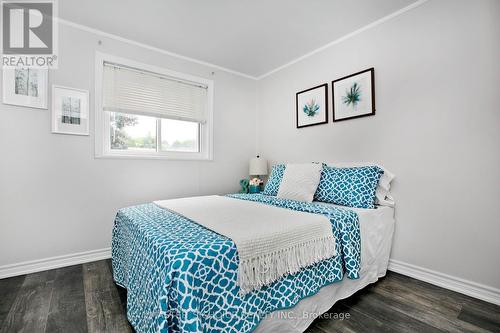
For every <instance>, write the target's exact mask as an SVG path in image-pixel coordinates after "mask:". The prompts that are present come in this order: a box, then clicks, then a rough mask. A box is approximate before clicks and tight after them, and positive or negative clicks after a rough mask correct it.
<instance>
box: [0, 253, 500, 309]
mask: <svg viewBox="0 0 500 333" xmlns="http://www.w3.org/2000/svg"><path fill="white" fill-rule="evenodd" d="M109 258H111V248H105V249H100V250H92V251H86V252H79V253H73V254H67V255H63V256H57V257H50V258H45V259H40V260H32V261H25V262H20V263H17V264H11V265H4V266H0V279H3V278H8V277H12V276H17V275H23V274H29V273H35V272H41V271H46V270H49V269H54V268H61V267H66V266H71V265H78V264H83V263H86V262H91V261H97V260H103V259H109ZM388 269H389V270H390V271H393V272H396V273H399V274H403V275H406V276H409V277H412V278H414V279H417V280H421V281H424V282H428V283H431V284H434V285H436V286H439V287H442V288H446V289H450V290H453V291H456V292H459V293H462V294H465V295H468V296H471V297H474V298H478V299H481V300H484V301H486V302H490V303H493V304H497V305H500V289H496V288H493V287H489V286H486V285H483V284H480V283H476V282H472V281H468V280H465V279H461V278H457V277H454V276H451V275H448V274H444V273H440V272H436V271H433V270H430V269H427V268H423V267H420V266H416V265H412V264H407V263H405V262H402V261H398V260H394V259H390V260H389V268H388Z"/></svg>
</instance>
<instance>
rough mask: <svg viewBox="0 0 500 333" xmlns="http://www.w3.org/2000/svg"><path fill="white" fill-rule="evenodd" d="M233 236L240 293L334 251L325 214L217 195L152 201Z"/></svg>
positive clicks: (223, 233)
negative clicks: (238, 260) (237, 260)
mask: <svg viewBox="0 0 500 333" xmlns="http://www.w3.org/2000/svg"><path fill="white" fill-rule="evenodd" d="M155 204H157V205H158V206H160V207H162V208H165V209H168V210H170V211H173V212H175V213H178V214H180V215H182V216H184V217H186V218H188V219H189V220H191V221H194V222H196V223H198V224H200V225H202V226H204V227H206V228H208V229H210V230H212V231H215V232H216V233H218V234H221V235H223V236H226V237H228V238H230V239H231V240H233V242H234V243H235V244H236V248H237V250H238V256H239V259H240V262H239V267H238V283H239V285H240V288H241V293H242V294H245V293H247V292H249V291H251V290H254V289H258V288H260V287H262V286H264V285H268V284H271V283H272V282H274V281H276V280H277V279H278V278H279V277H281V276H284V275H286V274H289V273H296V272H298V271H299V270H300V269H301V268H304V267H306V266H309V265H312V264H314V263H316V262H319V261H321V260H324V259H328V258H331V257H333V256H334V255H335V242H334V237H333V232H332V225H331V223H330V221H329V219H328V218H327V217H326V216H323V215H318V214H311V213H304V212H298V211H294V210H290V209H286V208H279V207H275V206H270V205H266V204H262V203H258V202H253V201H246V200H239V199H234V198H229V197H222V196H215V195H214V196H202V197H191V198H182V199H172V200H162V201H155Z"/></svg>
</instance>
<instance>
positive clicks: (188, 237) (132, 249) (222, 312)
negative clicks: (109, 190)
mask: <svg viewBox="0 0 500 333" xmlns="http://www.w3.org/2000/svg"><path fill="white" fill-rule="evenodd" d="M229 197H232V198H235V199H240V200H251V201H257V202H261V203H263V204H267V205H274V206H278V207H283V208H288V209H293V210H298V211H303V212H311V213H317V214H323V215H325V216H327V217H328V218H329V219H330V221H331V223H332V230H333V234H334V236H335V242H336V244H335V246H336V251H337V252H336V253H337V255H336V256H335V257H334V258H331V259H327V260H324V261H322V262H319V263H317V264H314V265H311V266H309V267H307V268H304V269H303V270H301V271H300V272H298V273H296V274H290V275H287V276H285V277H282V278H280V279H279V280H278V281H276V282H274V283H273V284H271V285H269V286H266V287H263V288H261V289H260V290H255V291H252V292H250V293H248V294H246V295H244V296H241V295H240V294H239V287H238V285H237V269H238V252H237V250H236V246H235V244H234V243H233V241H232V240H231V239H228V238H226V237H224V236H222V235H219V234H217V233H215V232H213V231H211V230H208V229H206V228H204V227H202V226H201V225H199V224H197V223H195V222H192V221H190V220H188V219H186V218H184V217H182V216H180V215H178V214H175V213H172V212H170V211H167V210H165V209H162V208H160V207H158V206H156V205H155V204H152V203H151V204H144V205H139V206H133V207H128V208H124V209H120V210H119V211H118V213H117V215H116V219H115V225H114V228H113V240H112V260H113V276H114V279H115V281H116V283H118V284H119V285H121V286H123V287H125V288H127V316H128V319H129V321H130V323H131V324H132V325H133V326H134V328H135V329H136V331H137V332H140V333H142V332H235V333H236V332H241V333H246V332H251V331H253V330H254V329H255V328H256V327H257V325H258V324H259V322H260V321H261V320H262V319H263V318H264V316H265V315H267V314H269V313H271V312H273V311H275V310H279V309H285V308H290V307H293V306H294V305H295V304H297V303H298V302H299V301H300V300H301V299H303V298H305V297H307V296H311V295H313V294H315V293H317V292H318V291H319V289H320V288H321V287H323V286H325V285H328V284H331V283H333V282H337V281H340V280H342V278H343V276H344V274H345V275H347V277H349V278H351V279H356V278H358V272H359V267H360V253H361V240H360V232H359V223H358V216H357V214H356V213H355V212H353V211H352V210H349V209H342V208H335V207H328V206H325V205H318V204H314V203H311V204H309V203H302V202H297V201H292V200H286V199H279V198H276V197H272V196H266V195H263V194H232V195H229Z"/></svg>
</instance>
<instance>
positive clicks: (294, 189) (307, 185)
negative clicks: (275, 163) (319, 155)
mask: <svg viewBox="0 0 500 333" xmlns="http://www.w3.org/2000/svg"><path fill="white" fill-rule="evenodd" d="M322 168H323V166H322V165H321V164H320V163H303V164H287V165H286V168H285V173H284V174H283V179H282V180H281V184H280V187H279V190H278V198H282V199H291V200H297V201H304V202H312V201H313V198H314V193H315V192H316V189H317V188H318V185H319V180H320V179H321V170H322Z"/></svg>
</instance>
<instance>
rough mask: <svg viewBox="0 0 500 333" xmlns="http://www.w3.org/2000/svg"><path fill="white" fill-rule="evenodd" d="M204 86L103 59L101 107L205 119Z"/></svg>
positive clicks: (205, 91)
mask: <svg viewBox="0 0 500 333" xmlns="http://www.w3.org/2000/svg"><path fill="white" fill-rule="evenodd" d="M207 90H208V89H207V86H205V85H203V84H199V83H196V82H190V81H184V80H182V79H176V78H173V77H169V76H164V75H162V74H156V73H152V72H146V71H141V70H137V69H134V68H129V67H125V66H120V65H116V64H112V63H104V73H103V110H104V111H111V112H121V113H133V114H141V115H146V116H153V117H158V118H168V119H177V120H185V121H194V122H200V123H204V122H205V121H206V120H207V119H206V118H207V103H208V94H207Z"/></svg>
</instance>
